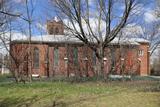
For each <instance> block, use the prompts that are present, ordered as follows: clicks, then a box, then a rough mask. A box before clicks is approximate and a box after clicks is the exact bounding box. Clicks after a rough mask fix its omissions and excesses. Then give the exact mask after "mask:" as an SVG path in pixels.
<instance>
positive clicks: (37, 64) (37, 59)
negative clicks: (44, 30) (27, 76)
mask: <svg viewBox="0 0 160 107" xmlns="http://www.w3.org/2000/svg"><path fill="white" fill-rule="evenodd" d="M33 61H34V65H33V66H34V68H39V49H38V48H35V49H34V59H33Z"/></svg>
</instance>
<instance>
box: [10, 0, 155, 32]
mask: <svg viewBox="0 0 160 107" xmlns="http://www.w3.org/2000/svg"><path fill="white" fill-rule="evenodd" d="M13 1H14V6H13V9H14V11H15V12H19V13H22V16H23V17H25V18H26V14H25V13H26V8H24V0H13ZM29 1H31V0H29ZM32 1H33V7H32V6H31V4H30V3H29V9H30V11H31V9H33V8H34V11H33V14H32V19H33V20H32V21H33V23H32V34H33V35H41V34H46V29H45V28H46V25H45V24H46V22H47V20H51V19H53V18H54V17H55V16H56V13H55V12H54V11H55V9H54V6H53V5H52V3H51V0H32ZM141 1H142V2H141V4H140V5H139V6H138V7H137V9H139V10H141V12H142V13H140V15H135V17H136V18H135V19H134V21H133V22H132V23H134V24H135V23H136V25H143V26H145V25H150V24H152V23H153V22H155V21H157V18H156V17H155V15H154V14H152V13H153V10H154V9H155V0H141ZM146 1H147V2H146ZM93 2H94V0H90V5H92V3H93ZM117 7H118V6H117ZM117 9H120V8H117ZM12 25H13V28H14V30H15V31H20V30H21V31H22V32H26V29H27V27H28V25H27V23H26V21H24V20H22V19H17V20H15V21H14V22H13V23H12Z"/></svg>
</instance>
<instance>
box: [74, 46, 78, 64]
mask: <svg viewBox="0 0 160 107" xmlns="http://www.w3.org/2000/svg"><path fill="white" fill-rule="evenodd" d="M73 63H74V65H78V48H77V47H75V48H74V50H73Z"/></svg>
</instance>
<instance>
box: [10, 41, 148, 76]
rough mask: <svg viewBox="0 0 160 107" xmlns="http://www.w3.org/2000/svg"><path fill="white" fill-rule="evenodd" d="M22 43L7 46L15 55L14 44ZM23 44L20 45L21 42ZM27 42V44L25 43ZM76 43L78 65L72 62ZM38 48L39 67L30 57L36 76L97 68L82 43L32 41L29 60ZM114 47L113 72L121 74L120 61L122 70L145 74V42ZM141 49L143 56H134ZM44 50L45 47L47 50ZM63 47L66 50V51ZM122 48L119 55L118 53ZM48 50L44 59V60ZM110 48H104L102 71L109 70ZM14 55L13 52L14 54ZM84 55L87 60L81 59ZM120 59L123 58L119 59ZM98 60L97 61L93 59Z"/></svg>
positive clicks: (89, 72) (92, 71) (91, 72)
mask: <svg viewBox="0 0 160 107" xmlns="http://www.w3.org/2000/svg"><path fill="white" fill-rule="evenodd" d="M20 46H22V44H14V45H13V46H12V47H11V50H12V52H13V54H14V55H15V57H19V56H18V54H17V53H16V52H15V51H16V50H17V48H19V47H20ZM23 46H24V45H23ZM25 46H27V44H26V45H25ZM75 46H76V47H78V65H77V66H75V65H74V64H73V48H74V47H75ZM35 47H36V48H38V49H39V55H40V62H39V64H40V66H39V68H38V69H37V68H34V67H33V61H32V73H33V74H39V75H40V76H55V75H65V76H67V72H69V74H70V75H73V74H74V75H79V76H88V75H89V76H93V75H94V74H95V73H96V72H97V71H96V67H95V66H93V61H92V59H93V56H92V55H93V51H92V50H91V49H90V48H88V47H86V46H84V45H70V46H68V48H66V47H65V45H63V44H61V45H58V44H57V45H54V44H52V45H47V44H32V45H31V49H32V60H33V49H34V48H35ZM55 47H58V49H59V64H58V66H54V63H53V62H54V48H55ZM114 48H115V49H114V50H115V55H116V56H115V58H116V59H115V61H116V63H115V71H116V72H115V74H122V69H121V68H122V64H124V69H123V73H125V74H130V73H136V74H139V75H148V74H149V62H148V61H149V55H148V44H142V45H140V46H139V47H138V48H133V47H128V48H127V47H126V48H124V49H121V48H120V47H114ZM139 49H141V50H143V51H144V55H143V56H138V54H137V52H138V50H139ZM47 50H48V51H47ZM67 51H68V52H69V53H68V54H67ZM122 52H123V56H122ZM47 54H48V61H49V63H46V61H47V60H46V59H47ZM110 54H111V52H110V49H108V48H106V49H105V57H106V58H107V61H106V62H105V63H104V71H105V72H106V74H107V73H108V72H109V71H110V70H111V55H110ZM16 55H17V56H16ZM85 57H87V59H88V60H86V61H85V60H84V58H85ZM64 58H68V63H66V62H65V60H64ZM121 58H123V59H124V61H122V60H121ZM138 58H139V59H140V60H141V62H140V69H139V63H138ZM97 64H98V61H97Z"/></svg>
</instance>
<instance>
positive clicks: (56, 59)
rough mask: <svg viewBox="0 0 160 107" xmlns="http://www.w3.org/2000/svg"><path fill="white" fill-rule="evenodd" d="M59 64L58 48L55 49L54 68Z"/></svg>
mask: <svg viewBox="0 0 160 107" xmlns="http://www.w3.org/2000/svg"><path fill="white" fill-rule="evenodd" d="M58 63H59V52H58V48H54V66H58Z"/></svg>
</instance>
